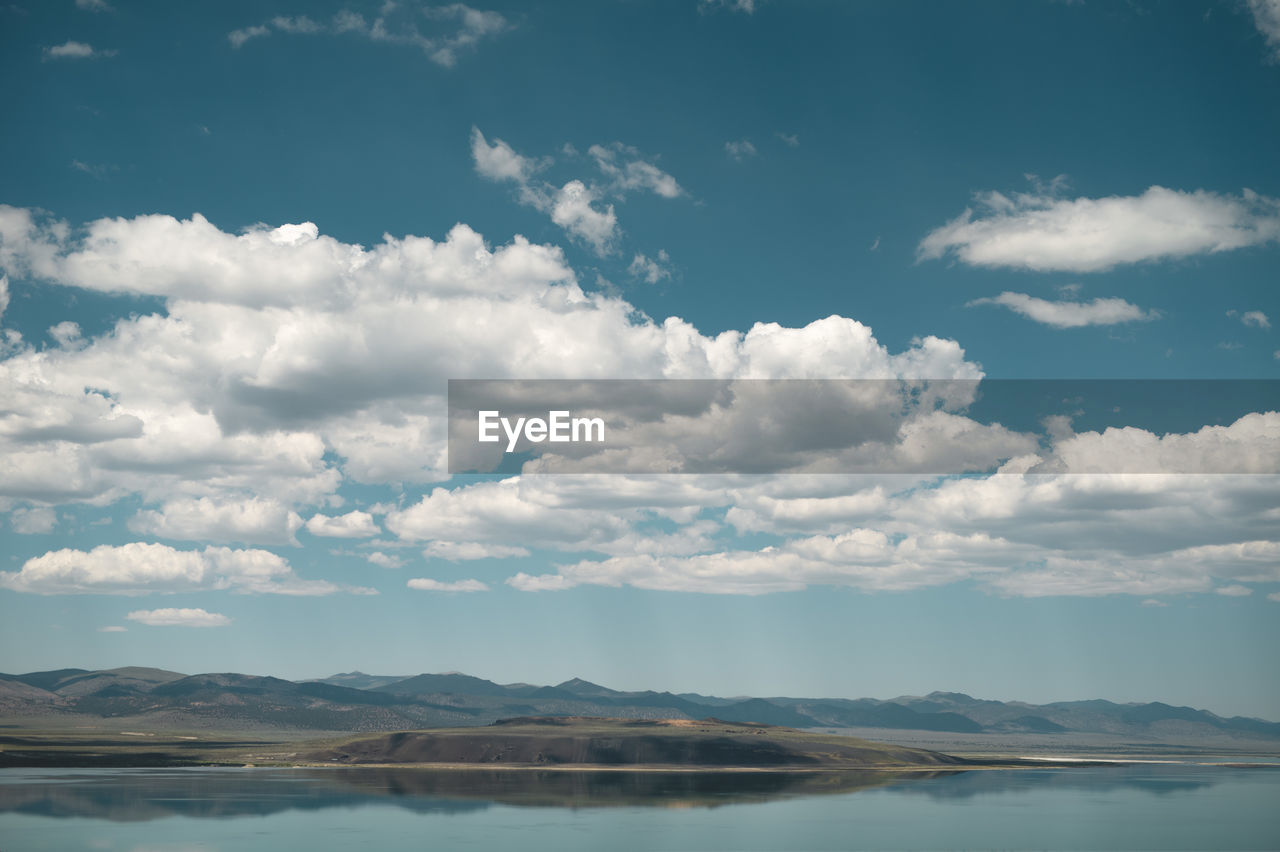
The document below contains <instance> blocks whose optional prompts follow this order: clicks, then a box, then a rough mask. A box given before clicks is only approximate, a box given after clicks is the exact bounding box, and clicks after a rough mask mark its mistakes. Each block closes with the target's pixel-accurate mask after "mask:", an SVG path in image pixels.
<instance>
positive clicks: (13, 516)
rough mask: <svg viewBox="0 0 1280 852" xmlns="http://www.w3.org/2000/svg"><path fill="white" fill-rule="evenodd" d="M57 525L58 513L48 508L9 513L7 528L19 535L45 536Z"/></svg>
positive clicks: (39, 507) (33, 508) (17, 510)
mask: <svg viewBox="0 0 1280 852" xmlns="http://www.w3.org/2000/svg"><path fill="white" fill-rule="evenodd" d="M57 524H58V513H57V512H55V511H54V510H53V509H50V508H49V507H48V506H35V507H32V508H29V509H14V510H13V511H12V512H10V513H9V526H11V527H13V531H14V532H16V533H18V534H20V535H45V534H48V533H51V532H53V528H54V527H55V526H57Z"/></svg>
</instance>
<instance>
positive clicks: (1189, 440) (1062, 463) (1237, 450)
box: [1044, 411, 1280, 474]
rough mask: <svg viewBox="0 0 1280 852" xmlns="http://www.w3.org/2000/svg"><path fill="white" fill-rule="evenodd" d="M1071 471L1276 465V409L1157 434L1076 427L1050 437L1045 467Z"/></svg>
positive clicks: (1262, 468) (1279, 426)
mask: <svg viewBox="0 0 1280 852" xmlns="http://www.w3.org/2000/svg"><path fill="white" fill-rule="evenodd" d="M1055 467H1057V468H1060V469H1063V470H1067V471H1070V472H1072V473H1118V472H1132V473H1142V472H1151V471H1178V472H1182V473H1254V474H1270V473H1275V472H1276V471H1280V412H1276V411H1267V412H1254V413H1252V414H1246V415H1244V416H1242V417H1240V418H1239V419H1237V420H1236V421H1235V422H1233V423H1231V424H1229V425H1227V426H1204V427H1202V428H1201V429H1199V430H1198V431H1195V432H1188V433H1170V434H1166V435H1160V434H1157V433H1154V432H1151V431H1149V430H1146V429H1138V428H1135V427H1132V426H1128V427H1123V428H1116V427H1110V428H1107V429H1105V430H1103V431H1102V432H1080V433H1076V434H1072V435H1069V436H1065V437H1062V438H1061V439H1059V440H1057V441H1055V442H1054V445H1053V453H1052V459H1051V460H1049V461H1046V462H1045V465H1044V468H1045V469H1049V470H1052V469H1054V468H1055Z"/></svg>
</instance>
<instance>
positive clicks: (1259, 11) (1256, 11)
mask: <svg viewBox="0 0 1280 852" xmlns="http://www.w3.org/2000/svg"><path fill="white" fill-rule="evenodd" d="M1245 2H1246V3H1248V5H1249V11H1250V12H1252V13H1253V23H1254V26H1256V27H1257V28H1258V32H1260V33H1261V34H1262V37H1263V39H1264V40H1265V41H1266V43H1267V47H1268V48H1270V50H1271V59H1272V60H1273V61H1280V0H1245Z"/></svg>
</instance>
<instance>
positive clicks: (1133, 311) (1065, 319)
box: [966, 290, 1160, 328]
mask: <svg viewBox="0 0 1280 852" xmlns="http://www.w3.org/2000/svg"><path fill="white" fill-rule="evenodd" d="M975 305H1000V306H1002V307H1005V308H1008V309H1009V310H1011V311H1013V312H1014V313H1016V314H1021V315H1022V316H1024V317H1027V318H1028V319H1032V320H1035V321H1036V322H1039V323H1044V324H1045V325H1051V326H1053V327H1054V328H1080V327H1081V326H1086V325H1115V324H1117V323H1122V322H1135V321H1139V320H1141V321H1148V320H1153V319H1157V318H1158V317H1159V316H1160V313H1159V311H1144V310H1143V309H1142V308H1140V307H1138V306H1137V305H1134V304H1131V303H1129V302H1126V301H1125V300H1124V299H1094V300H1093V301H1092V302H1068V301H1057V302H1055V301H1050V300H1048V299H1039V298H1036V297H1035V296H1028V295H1027V294H1025V293H1012V292H1009V291H1007V290H1006V291H1005V292H1003V293H1001V294H1000V295H999V296H995V297H988V298H982V299H974V300H973V301H971V302H969V303H968V304H967V305H966V307H973V306H975Z"/></svg>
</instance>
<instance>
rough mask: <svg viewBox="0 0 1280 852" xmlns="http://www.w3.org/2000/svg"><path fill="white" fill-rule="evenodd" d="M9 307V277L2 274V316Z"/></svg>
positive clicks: (0, 310)
mask: <svg viewBox="0 0 1280 852" xmlns="http://www.w3.org/2000/svg"><path fill="white" fill-rule="evenodd" d="M8 309H9V277H8V276H7V275H0V317H3V316H4V312H5V311H6V310H8Z"/></svg>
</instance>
